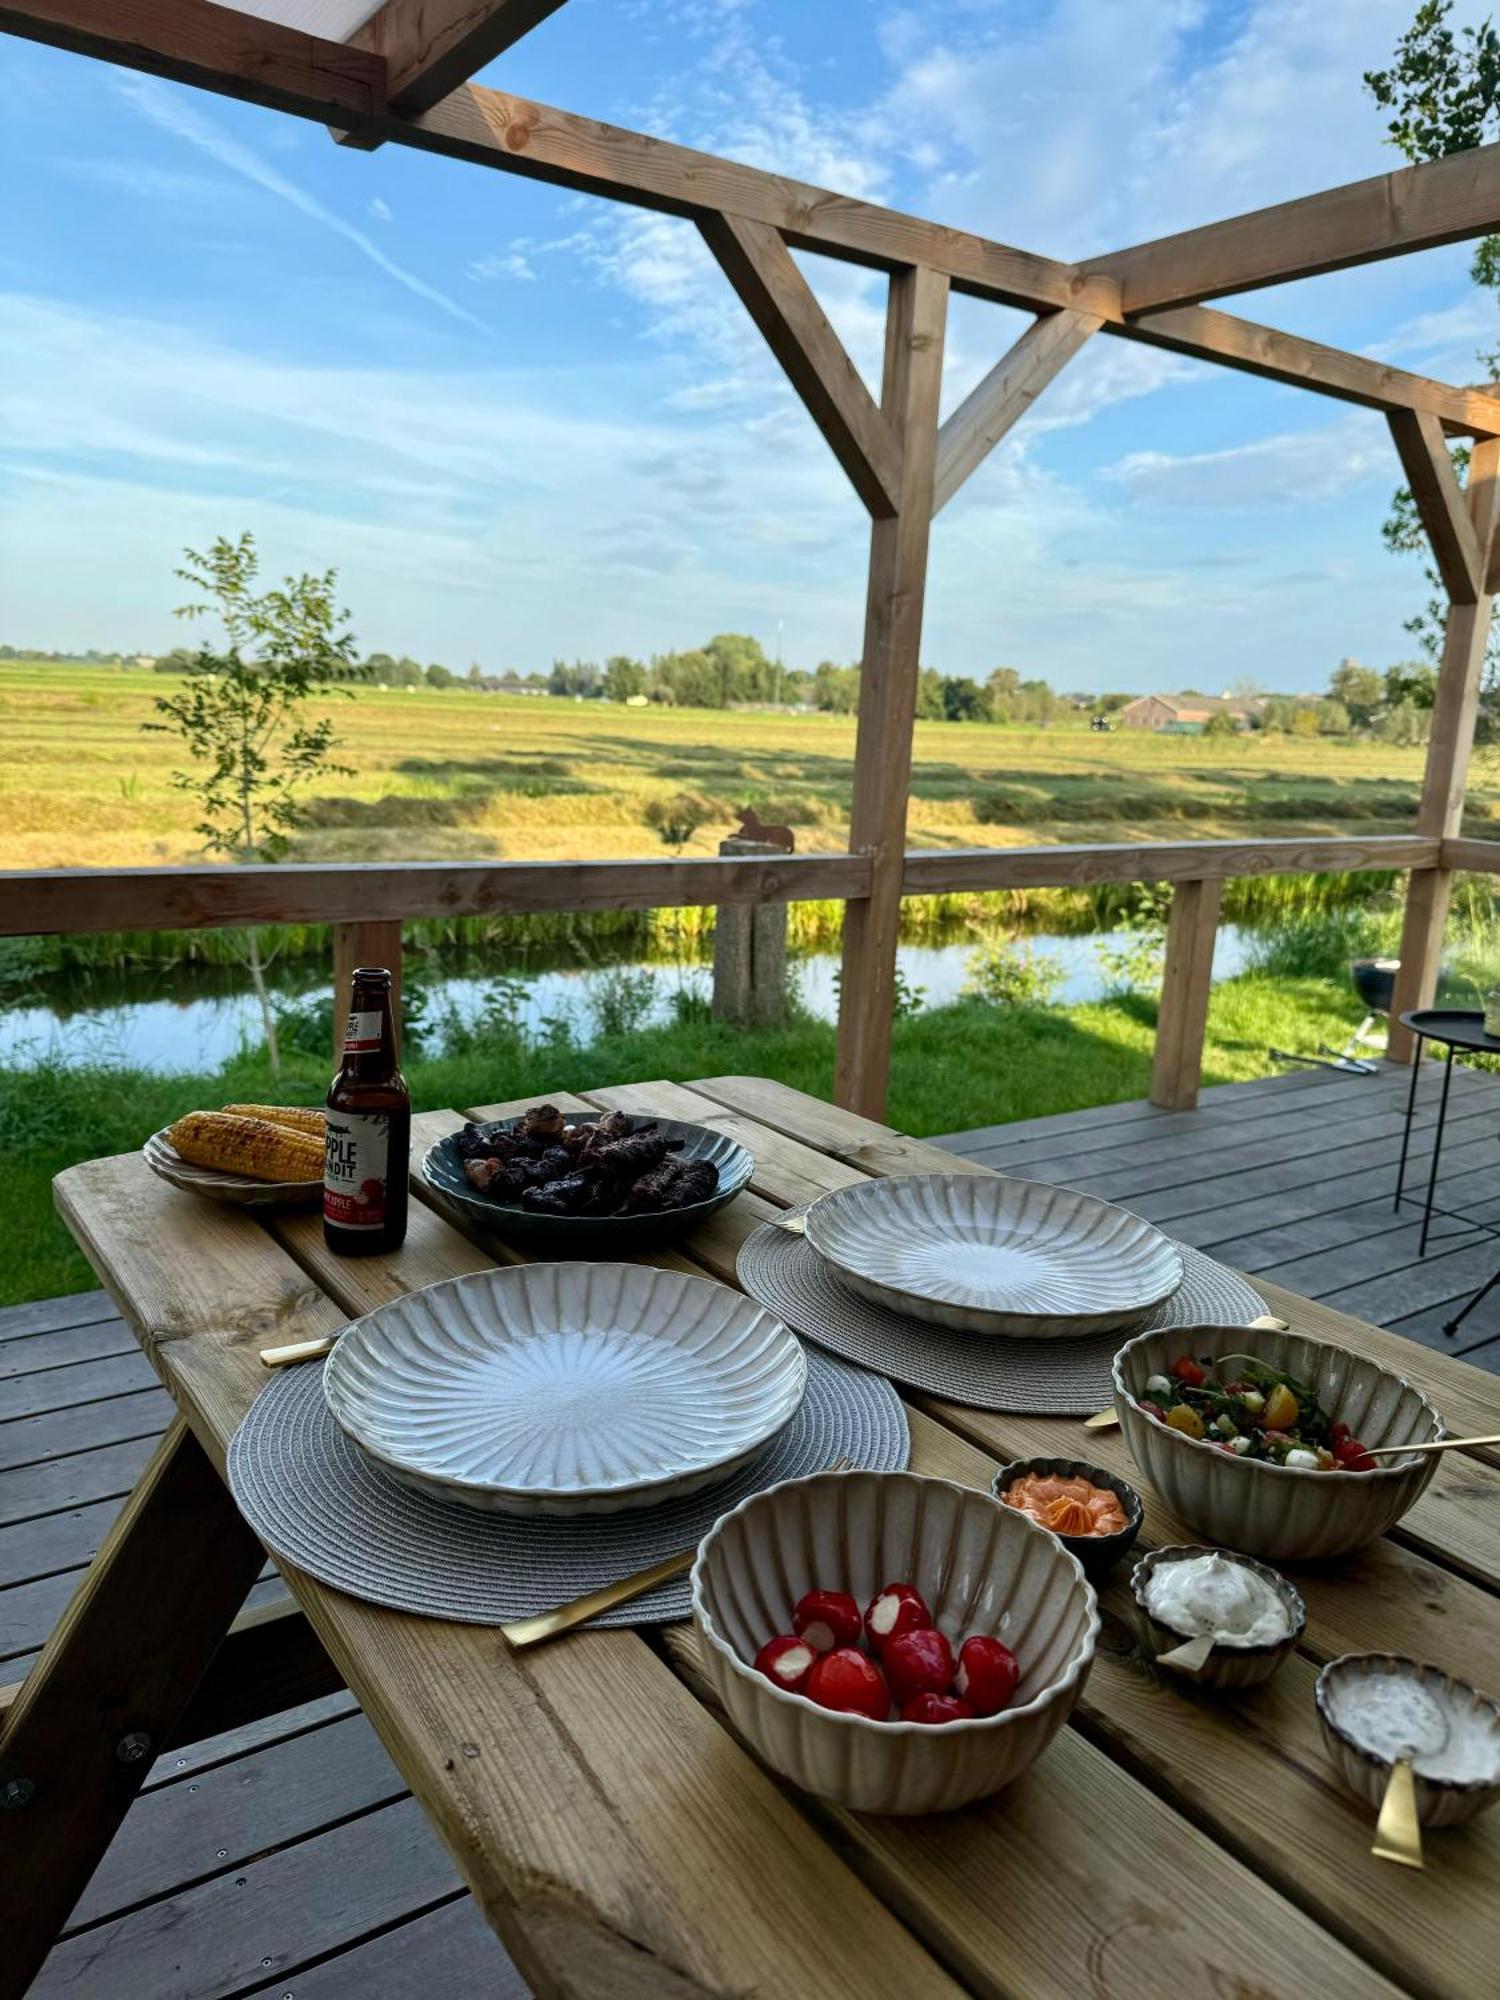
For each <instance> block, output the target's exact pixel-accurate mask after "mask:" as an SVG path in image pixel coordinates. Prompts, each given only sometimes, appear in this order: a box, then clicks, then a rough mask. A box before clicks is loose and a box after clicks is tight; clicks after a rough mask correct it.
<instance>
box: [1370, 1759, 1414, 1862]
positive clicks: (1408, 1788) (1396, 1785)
mask: <svg viewBox="0 0 1500 2000" xmlns="http://www.w3.org/2000/svg"><path fill="white" fill-rule="evenodd" d="M1370 1852H1371V1853H1372V1854H1373V1855H1374V1856H1375V1859H1376V1860H1377V1861H1396V1862H1399V1863H1400V1865H1401V1866H1402V1867H1403V1868H1420V1867H1421V1866H1422V1823H1421V1821H1420V1820H1419V1819H1418V1818H1417V1780H1416V1775H1415V1773H1414V1772H1413V1770H1412V1763H1411V1756H1410V1754H1408V1755H1406V1756H1404V1757H1398V1758H1397V1759H1396V1761H1395V1763H1394V1764H1392V1766H1391V1775H1390V1777H1389V1778H1388V1779H1387V1780H1386V1787H1385V1797H1384V1798H1383V1799H1382V1800H1381V1802H1380V1817H1379V1819H1377V1820H1376V1822H1375V1839H1374V1841H1373V1843H1372V1844H1371V1847H1370Z"/></svg>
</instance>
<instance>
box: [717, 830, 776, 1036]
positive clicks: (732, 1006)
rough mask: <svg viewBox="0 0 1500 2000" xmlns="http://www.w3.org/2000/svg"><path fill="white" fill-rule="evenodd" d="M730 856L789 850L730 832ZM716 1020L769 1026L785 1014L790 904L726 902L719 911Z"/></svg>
mask: <svg viewBox="0 0 1500 2000" xmlns="http://www.w3.org/2000/svg"><path fill="white" fill-rule="evenodd" d="M719 852H720V854H722V855H725V856H734V855H744V854H784V853H785V852H786V850H785V848H782V847H774V846H772V845H771V844H770V843H769V842H767V841H764V840H741V839H738V838H736V837H735V836H733V835H731V836H730V837H729V838H728V839H727V840H721V841H720V842H719ZM713 1014H714V1019H715V1020H716V1021H729V1022H733V1023H735V1024H736V1025H738V1026H741V1027H757V1028H759V1027H770V1026H773V1025H774V1024H775V1023H777V1022H779V1021H784V1020H785V1019H786V904H785V903H721V904H720V905H719V907H718V909H717V910H716V911H715V912H714V997H713Z"/></svg>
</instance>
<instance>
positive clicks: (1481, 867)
mask: <svg viewBox="0 0 1500 2000" xmlns="http://www.w3.org/2000/svg"><path fill="white" fill-rule="evenodd" d="M1440 865H1441V866H1442V867H1444V868H1451V869H1455V870H1461V871H1462V872H1463V873H1465V874H1469V875H1500V840H1464V839H1463V838H1462V837H1460V838H1459V839H1457V840H1445V841H1444V842H1443V844H1442V852H1441V856H1440Z"/></svg>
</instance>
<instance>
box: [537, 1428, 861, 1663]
mask: <svg viewBox="0 0 1500 2000" xmlns="http://www.w3.org/2000/svg"><path fill="white" fill-rule="evenodd" d="M852 1469H853V1468H852V1464H851V1461H850V1460H849V1459H847V1458H836V1459H834V1461H833V1463H832V1464H831V1465H825V1466H824V1468H823V1470H824V1471H825V1472H849V1471H851V1470H852ZM697 1560H698V1549H697V1545H696V1544H694V1546H693V1547H692V1548H690V1549H679V1550H678V1552H677V1554H676V1555H674V1556H663V1558H662V1560H661V1561H660V1562H656V1563H652V1564H651V1566H650V1568H649V1569H638V1570H636V1572H635V1573H634V1575H632V1576H622V1577H618V1578H617V1579H616V1580H615V1582H613V1583H606V1584H602V1585H601V1586H600V1588H599V1589H598V1590H590V1591H587V1592H586V1593H585V1594H584V1595H583V1596H582V1597H575V1598H573V1599H571V1600H570V1602H568V1603H567V1604H559V1605H558V1606H557V1608H556V1609H555V1610H553V1611H539V1612H538V1613H537V1614H536V1616H535V1617H534V1618H514V1619H512V1620H511V1622H510V1623H509V1624H508V1625H502V1626H501V1627H500V1630H501V1631H502V1632H503V1633H504V1634H505V1637H506V1638H507V1639H508V1640H509V1641H510V1643H511V1645H512V1646H514V1647H515V1648H516V1650H517V1651H518V1652H519V1651H521V1650H522V1649H523V1648H524V1647H527V1646H539V1645H540V1644H541V1643H542V1641H543V1640H544V1639H555V1638H556V1637H557V1635H558V1633H559V1632H571V1631H572V1630H573V1627H574V1626H575V1625H586V1624H587V1623H588V1621H589V1619H590V1618H597V1617H598V1616H599V1615H600V1613H601V1612H605V1611H613V1610H614V1608H615V1606H616V1605H617V1604H629V1603H630V1601H631V1599H632V1598H636V1597H644V1596H645V1594H646V1592H647V1591H648V1590H655V1588H656V1586H657V1585H658V1584H659V1583H670V1582H671V1581H672V1579H673V1578H674V1577H679V1576H683V1575H685V1574H686V1573H687V1571H688V1570H690V1569H691V1568H692V1566H693V1564H694V1563H695V1562H696V1561H697Z"/></svg>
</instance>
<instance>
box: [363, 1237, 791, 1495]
mask: <svg viewBox="0 0 1500 2000" xmlns="http://www.w3.org/2000/svg"><path fill="white" fill-rule="evenodd" d="M806 1387H807V1357H806V1355H805V1354H804V1353H803V1351H802V1347H801V1343H800V1342H799V1341H798V1339H797V1337H796V1335H795V1334H793V1333H791V1332H789V1331H788V1329H787V1328H786V1327H784V1326H783V1325H782V1324H781V1322H780V1320H778V1319H775V1318H774V1317H773V1316H772V1315H771V1314H770V1313H768V1312H767V1311H765V1309H764V1308H763V1307H761V1306H758V1305H756V1304H755V1303H754V1302H753V1301H752V1300H750V1299H747V1298H746V1297H745V1296H744V1295H743V1294H742V1293H740V1292H736V1291H733V1290H731V1288H730V1287H729V1286H728V1285H721V1284H717V1283H716V1282H715V1281H714V1280H713V1279H711V1278H696V1277H690V1276H689V1275H687V1274H686V1273H685V1272H680V1271H658V1270H653V1269H652V1268H651V1267H650V1266H649V1265H645V1264H521V1265H510V1266H505V1267H496V1268H494V1269H492V1270H487V1271H474V1272H470V1273H469V1274H468V1275H466V1276H464V1277H462V1278H449V1279H448V1280H446V1281H445V1282H444V1283H442V1284H437V1285H426V1286H424V1287H423V1288H422V1289H421V1290H420V1291H416V1292H409V1293H407V1294H406V1295H405V1296H404V1297H402V1298H398V1299H392V1300H391V1301H390V1302H389V1303H388V1304H386V1305H383V1306H380V1307H378V1308H377V1309H376V1310H375V1311H374V1312H372V1313H367V1314H366V1315H365V1317H364V1318H363V1319H357V1320H355V1321H354V1323H353V1324H352V1325H351V1326H349V1327H348V1328H346V1330H345V1331H344V1332H343V1333H342V1334H341V1335H340V1337H339V1340H338V1342H337V1344H336V1346H335V1347H334V1350H333V1352H332V1354H330V1356H329V1357H328V1365H327V1367H326V1369H325V1370H324V1374H323V1393H324V1395H325V1396H326V1398H327V1400H328V1407H329V1409H330V1410H331V1411H332V1413H333V1416H334V1418H335V1420H336V1421H337V1422H338V1423H339V1424H340V1425H341V1426H342V1427H343V1429H344V1430H345V1431H347V1432H348V1434H349V1435H350V1437H352V1438H353V1439H354V1441H355V1443H356V1444H358V1445H359V1446H360V1447H361V1448H362V1449H363V1450H364V1451H367V1452H368V1453H369V1454H370V1456H371V1457H372V1458H376V1459H378V1460H379V1461H380V1463H381V1464H382V1465H383V1466H384V1467H385V1468H386V1470H387V1471H388V1472H390V1473H391V1474H392V1475H393V1476H394V1477H395V1478H397V1479H400V1480H402V1481H404V1482H405V1483H406V1484H407V1485H409V1486H414V1487H417V1488H418V1489H419V1490H420V1491H422V1492H425V1493H430V1494H432V1495H433V1496H434V1497H435V1498H437V1499H439V1500H449V1501H454V1500H456V1501H461V1502H463V1503H465V1504H467V1505H468V1506H471V1507H481V1508H486V1509H488V1510H490V1511H492V1512H495V1513H501V1514H604V1513H615V1512H618V1511H619V1510H620V1509H622V1508H626V1507H652V1506H655V1505H656V1504H657V1503H658V1502H660V1501H663V1500H669V1499H675V1498H677V1497H679V1496H680V1495H682V1494H684V1493H692V1492H695V1491H696V1490H697V1489H698V1488H699V1487H702V1486H707V1485H709V1484H711V1483H712V1482H713V1481H714V1480H716V1479H723V1478H725V1477H727V1475H728V1474H729V1473H731V1472H732V1471H734V1469H735V1468H736V1467H737V1466H740V1465H743V1464H744V1463H745V1461H746V1460H747V1459H749V1458H752V1457H754V1455H755V1453H756V1452H758V1451H761V1450H762V1449H764V1447H765V1446H766V1445H767V1444H769V1442H770V1441H771V1439H772V1438H773V1437H775V1436H776V1434H777V1432H778V1431H780V1430H781V1429H782V1428H783V1427H784V1426H785V1425H787V1424H789V1423H790V1422H791V1420H792V1418H793V1417H794V1416H795V1415H796V1414H797V1411H798V1408H799V1407H800V1405H801V1402H802V1397H803V1394H804V1392H805V1390H806Z"/></svg>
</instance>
